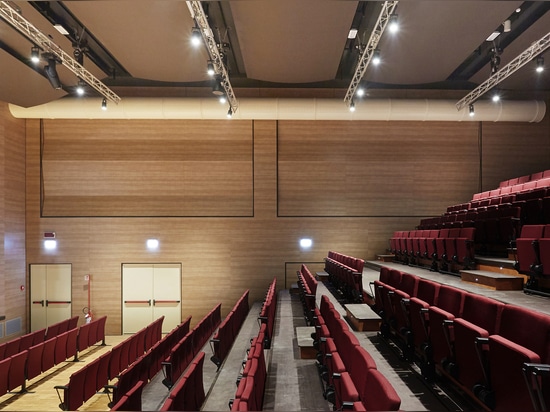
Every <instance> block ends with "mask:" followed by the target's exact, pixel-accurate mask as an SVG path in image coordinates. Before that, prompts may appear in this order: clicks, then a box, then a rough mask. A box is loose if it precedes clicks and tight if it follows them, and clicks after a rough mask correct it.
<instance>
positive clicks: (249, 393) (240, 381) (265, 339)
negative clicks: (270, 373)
mask: <svg viewBox="0 0 550 412" xmlns="http://www.w3.org/2000/svg"><path fill="white" fill-rule="evenodd" d="M276 291H277V278H273V280H272V282H271V283H270V284H269V286H268V288H267V292H266V297H265V299H264V302H263V305H262V309H261V311H260V317H259V319H260V330H259V331H258V334H257V335H256V336H255V337H254V338H253V339H252V340H251V344H250V348H249V349H248V351H247V356H246V359H245V360H244V361H243V369H242V372H241V373H240V374H239V377H238V378H237V390H236V392H235V397H234V398H232V399H230V400H229V409H230V410H232V411H261V410H262V408H263V400H264V392H265V383H266V379H267V366H266V362H265V356H264V349H269V348H270V347H271V341H272V339H273V328H274V325H275V311H276V308H277V306H276V304H277V295H276Z"/></svg>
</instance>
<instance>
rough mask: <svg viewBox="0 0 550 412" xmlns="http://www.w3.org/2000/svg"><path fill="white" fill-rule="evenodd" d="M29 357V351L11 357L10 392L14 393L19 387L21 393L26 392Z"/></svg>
mask: <svg viewBox="0 0 550 412" xmlns="http://www.w3.org/2000/svg"><path fill="white" fill-rule="evenodd" d="M28 356H29V351H27V350H26V351H23V352H19V353H18V354H16V355H13V356H12V357H11V363H10V371H9V373H8V391H13V390H14V389H15V388H17V387H18V386H21V391H25V367H26V364H27V358H28Z"/></svg>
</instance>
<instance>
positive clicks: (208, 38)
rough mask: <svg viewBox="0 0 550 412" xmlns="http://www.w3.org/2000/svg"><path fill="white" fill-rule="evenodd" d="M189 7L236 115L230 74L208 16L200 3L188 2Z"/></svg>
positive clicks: (232, 110) (236, 105)
mask: <svg viewBox="0 0 550 412" xmlns="http://www.w3.org/2000/svg"><path fill="white" fill-rule="evenodd" d="M187 7H188V8H189V11H190V13H191V17H192V18H193V19H194V20H195V23H196V24H197V26H198V27H199V30H200V32H201V35H202V38H203V40H204V43H205V45H206V49H207V50H208V55H209V56H210V60H211V61H212V64H213V65H214V71H215V73H216V75H217V76H218V77H219V79H220V82H221V85H222V87H223V89H224V91H225V96H226V98H227V102H228V103H229V107H230V111H231V114H234V113H235V112H236V111H237V108H238V107H239V104H238V102H237V98H236V97H235V93H233V88H232V87H231V82H230V81H229V73H228V72H227V68H226V67H225V63H224V61H223V57H222V55H221V53H220V48H219V47H218V43H217V42H216V39H215V37H214V33H213V32H212V29H211V28H210V25H209V24H208V20H207V18H206V14H205V13H204V9H203V8H202V5H201V2H200V1H187Z"/></svg>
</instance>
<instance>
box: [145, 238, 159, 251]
mask: <svg viewBox="0 0 550 412" xmlns="http://www.w3.org/2000/svg"><path fill="white" fill-rule="evenodd" d="M158 247H159V241H158V239H147V249H149V250H157V249H158Z"/></svg>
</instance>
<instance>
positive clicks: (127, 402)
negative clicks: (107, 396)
mask: <svg viewBox="0 0 550 412" xmlns="http://www.w3.org/2000/svg"><path fill="white" fill-rule="evenodd" d="M144 386H145V383H144V382H143V381H138V383H136V384H135V385H134V386H133V387H132V389H130V390H129V391H128V392H127V393H126V394H125V395H123V396H122V397H121V398H120V400H119V401H118V402H117V403H116V404H115V405H113V406H112V407H111V410H112V411H141V410H142V407H141V393H142V392H143V387H144Z"/></svg>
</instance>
